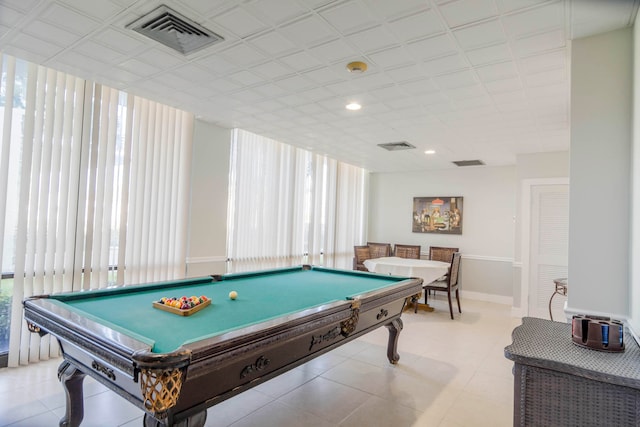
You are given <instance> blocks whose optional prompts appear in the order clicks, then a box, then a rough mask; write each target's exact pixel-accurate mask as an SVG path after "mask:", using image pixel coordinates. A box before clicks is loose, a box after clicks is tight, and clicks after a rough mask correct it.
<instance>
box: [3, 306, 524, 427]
mask: <svg viewBox="0 0 640 427" xmlns="http://www.w3.org/2000/svg"><path fill="white" fill-rule="evenodd" d="M430 302H431V303H432V305H433V306H434V307H435V309H436V310H435V311H434V312H432V313H426V312H422V311H421V312H419V313H417V314H414V313H413V312H406V313H405V314H403V316H402V319H403V322H404V329H403V331H402V332H401V334H400V341H399V345H398V352H399V354H400V362H399V363H398V364H397V365H391V364H390V363H388V361H387V358H386V343H387V338H388V333H387V329H386V328H379V329H377V330H375V331H373V332H371V333H369V334H367V335H365V336H363V337H360V338H359V339H357V340H355V341H353V342H351V343H349V344H347V345H344V346H342V347H340V348H338V349H336V350H334V351H332V352H330V353H327V354H325V355H323V356H321V357H319V358H317V359H314V360H312V361H310V362H308V363H306V364H305V365H302V366H300V367H298V368H296V369H293V370H291V371H289V372H288V373H286V374H284V375H281V376H279V377H277V378H274V379H272V380H270V381H268V382H266V383H263V384H261V385H259V386H257V387H255V388H253V389H251V390H248V391H246V392H244V393H242V394H240V395H238V396H236V397H234V398H232V399H229V400H227V401H225V402H222V403H221V404H219V405H217V406H214V407H212V408H210V409H209V411H208V416H207V423H206V426H207V427H214V426H215V427H224V426H232V427H257V426H259V427H300V426H310V427H314V426H317V427H331V426H340V427H350V426H354V427H360V426H367V427H409V426H421V427H422V426H440V427H463V426H464V427H467V426H474V427H482V426H491V427H499V426H511V425H512V422H513V420H512V416H513V407H512V405H513V376H512V373H511V368H512V366H513V364H512V362H510V361H509V360H507V359H505V357H504V352H503V350H504V347H505V346H506V345H508V344H510V343H511V331H512V330H513V328H514V327H515V326H517V325H519V324H520V319H517V318H513V317H511V307H510V306H506V305H501V304H494V303H487V302H480V301H474V300H465V299H463V300H462V310H463V313H462V315H459V314H458V313H456V314H455V317H456V318H455V320H451V319H450V317H449V310H448V306H447V302H446V299H445V297H444V296H438V297H437V298H436V299H435V300H433V299H432V300H430ZM60 361H61V359H56V360H50V361H47V362H40V363H36V364H32V365H29V366H27V367H19V368H4V369H0V426H12V427H14V426H15V427H18V426H19V427H43V426H57V425H58V422H59V420H60V418H61V417H62V416H63V415H64V403H65V401H64V392H63V391H62V386H61V385H60V384H59V382H58V380H57V367H58V365H59V363H60ZM84 391H85V417H84V420H83V422H82V426H83V427H112V426H113V427H115V426H126V427H133V426H136V427H137V426H142V411H141V410H140V409H138V408H136V407H135V406H133V405H132V404H131V403H129V402H127V401H126V400H124V399H123V398H121V397H119V396H117V395H116V394H115V393H113V392H112V391H110V390H108V389H106V388H105V387H104V386H102V385H101V384H99V383H97V382H96V381H94V380H92V379H91V378H89V377H87V378H86V379H85V381H84Z"/></svg>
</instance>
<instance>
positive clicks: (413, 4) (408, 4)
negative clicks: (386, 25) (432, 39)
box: [367, 0, 426, 20]
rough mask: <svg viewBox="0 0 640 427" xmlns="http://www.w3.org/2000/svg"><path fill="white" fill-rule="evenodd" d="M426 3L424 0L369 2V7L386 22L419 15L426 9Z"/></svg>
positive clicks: (378, 0) (368, 0)
mask: <svg viewBox="0 0 640 427" xmlns="http://www.w3.org/2000/svg"><path fill="white" fill-rule="evenodd" d="M425 3H426V2H425V1H424V0H402V1H389V0H367V6H369V7H370V8H371V10H373V12H374V13H375V14H376V16H378V18H380V19H385V20H386V19H393V18H397V17H400V16H406V15H409V14H414V13H417V12H418V11H420V10H422V9H424V8H425Z"/></svg>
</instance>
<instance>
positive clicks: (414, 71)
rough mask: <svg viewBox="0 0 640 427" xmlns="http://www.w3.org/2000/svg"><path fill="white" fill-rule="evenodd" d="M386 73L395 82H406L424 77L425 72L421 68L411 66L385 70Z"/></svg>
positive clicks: (414, 65)
mask: <svg viewBox="0 0 640 427" xmlns="http://www.w3.org/2000/svg"><path fill="white" fill-rule="evenodd" d="M384 73H385V74H386V75H387V76H389V77H390V78H391V79H392V80H393V81H395V82H406V81H409V80H416V79H419V78H421V77H423V76H424V70H423V69H422V67H421V66H419V65H416V64H410V65H406V66H402V67H398V68H393V69H388V70H385V71H384Z"/></svg>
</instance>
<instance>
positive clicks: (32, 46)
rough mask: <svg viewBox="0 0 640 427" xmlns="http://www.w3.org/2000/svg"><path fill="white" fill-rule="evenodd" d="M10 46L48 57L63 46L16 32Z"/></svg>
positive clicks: (59, 50)
mask: <svg viewBox="0 0 640 427" xmlns="http://www.w3.org/2000/svg"><path fill="white" fill-rule="evenodd" d="M10 46H12V47H14V48H16V49H18V50H26V51H30V52H32V53H33V54H36V55H38V56H39V57H42V58H50V57H52V56H54V55H55V54H57V53H59V52H61V51H62V50H63V46H60V45H57V44H54V43H50V42H49V41H47V40H42V39H39V38H37V37H32V36H30V35H28V34H18V35H17V36H16V37H14V38H13V39H12V40H11V44H10ZM3 49H4V47H3Z"/></svg>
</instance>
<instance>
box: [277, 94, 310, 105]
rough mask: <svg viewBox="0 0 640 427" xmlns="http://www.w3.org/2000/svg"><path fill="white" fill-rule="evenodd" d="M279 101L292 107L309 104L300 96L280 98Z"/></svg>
mask: <svg viewBox="0 0 640 427" xmlns="http://www.w3.org/2000/svg"><path fill="white" fill-rule="evenodd" d="M278 101H280V102H281V103H282V104H284V105H288V106H290V107H297V106H298V105H302V104H304V103H306V102H307V100H306V99H305V98H303V97H301V96H299V95H298V94H293V95H286V96H280V97H278Z"/></svg>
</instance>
